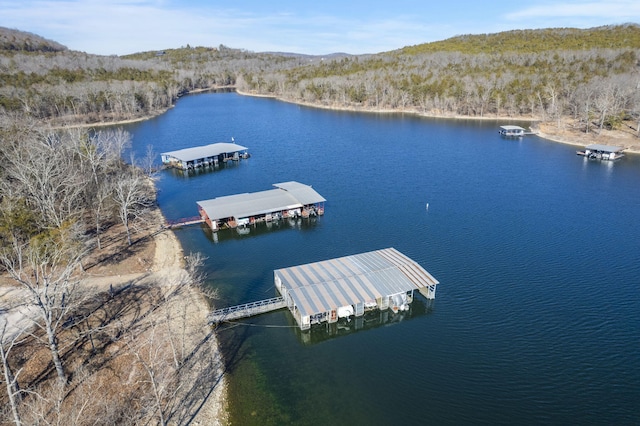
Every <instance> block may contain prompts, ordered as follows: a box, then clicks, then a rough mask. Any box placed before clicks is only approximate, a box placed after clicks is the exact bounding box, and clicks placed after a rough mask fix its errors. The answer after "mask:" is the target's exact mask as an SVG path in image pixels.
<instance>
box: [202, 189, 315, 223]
mask: <svg viewBox="0 0 640 426" xmlns="http://www.w3.org/2000/svg"><path fill="white" fill-rule="evenodd" d="M273 186H274V187H275V189H270V190H267V191H260V192H253V193H244V194H236V195H228V196H223V197H218V198H213V199H211V200H203V201H198V202H197V204H198V210H199V211H200V216H201V217H202V219H203V220H204V221H205V222H206V223H207V224H208V225H209V226H210V227H211V229H213V230H218V229H220V228H221V227H225V226H226V227H229V228H235V227H237V226H246V225H251V224H254V223H256V222H262V221H272V220H278V219H280V218H283V217H297V216H300V217H308V216H313V215H322V214H324V202H325V201H326V200H325V199H324V198H323V197H322V196H321V195H320V194H318V193H317V192H316V191H315V190H314V189H313V188H312V187H311V186H309V185H305V184H302V183H299V182H294V181H291V182H283V183H276V184H274V185H273Z"/></svg>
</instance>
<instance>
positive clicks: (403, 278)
mask: <svg viewBox="0 0 640 426" xmlns="http://www.w3.org/2000/svg"><path fill="white" fill-rule="evenodd" d="M274 281H275V287H276V289H277V290H278V292H279V293H280V295H281V296H282V297H281V298H275V299H269V300H268V301H261V302H253V303H252V304H246V305H240V306H239V307H231V308H224V309H219V310H216V311H213V312H212V313H211V314H210V316H209V323H210V324H217V323H219V322H223V321H226V320H230V318H233V319H240V318H242V317H249V316H253V315H258V314H262V313H265V312H270V311H273V310H277V309H282V308H283V307H286V308H288V309H289V311H290V312H291V314H292V315H293V317H294V318H295V320H296V322H297V323H298V326H299V327H300V329H301V330H308V329H310V328H311V326H312V325H313V324H320V323H323V322H326V323H334V322H337V321H338V320H339V319H341V318H350V317H351V316H355V317H360V316H362V315H364V313H365V312H367V311H370V310H375V309H378V310H391V311H392V312H394V313H397V312H399V311H405V310H408V309H409V304H410V303H411V302H412V301H413V297H414V291H416V290H417V291H418V292H420V293H421V294H422V295H423V296H424V297H426V298H427V299H435V295H436V285H437V284H438V281H437V280H436V279H435V278H434V277H433V276H432V275H431V274H430V273H429V272H427V271H426V270H425V269H423V268H422V267H421V266H420V265H419V264H418V263H416V262H415V261H413V260H411V259H410V258H409V257H407V256H405V255H404V254H402V253H400V252H399V251H398V250H396V249H394V248H387V249H382V250H376V251H372V252H367V253H361V254H356V255H352V256H345V257H340V258H335V259H330V260H324V261H320V262H315V263H309V264H305V265H299V266H293V267H289V268H282V269H277V270H275V271H274ZM267 302H268V303H267ZM232 314H233V315H232ZM231 315H232V316H231Z"/></svg>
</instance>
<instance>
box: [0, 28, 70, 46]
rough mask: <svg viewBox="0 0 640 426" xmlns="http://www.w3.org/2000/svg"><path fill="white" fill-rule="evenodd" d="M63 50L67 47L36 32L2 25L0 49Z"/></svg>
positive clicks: (0, 29)
mask: <svg viewBox="0 0 640 426" xmlns="http://www.w3.org/2000/svg"><path fill="white" fill-rule="evenodd" d="M3 50H4V51H14V52H19V51H24V52H61V51H64V50H67V48H66V47H65V46H63V45H61V44H60V43H56V42H55V41H51V40H47V39H46V38H43V37H40V36H38V35H36V34H32V33H28V32H25V31H18V30H11V29H9V28H2V27H0V51H3Z"/></svg>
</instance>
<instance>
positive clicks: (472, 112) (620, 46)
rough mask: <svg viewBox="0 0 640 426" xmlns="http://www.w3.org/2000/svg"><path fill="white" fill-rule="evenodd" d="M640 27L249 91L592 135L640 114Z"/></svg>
mask: <svg viewBox="0 0 640 426" xmlns="http://www.w3.org/2000/svg"><path fill="white" fill-rule="evenodd" d="M639 60H640V26H638V25H631V24H630V25H623V26H612V27H601V28H593V29H589V30H577V29H546V30H527V31H510V32H505V33H499V34H488V35H467V36H459V37H455V38H452V39H449V40H444V41H440V42H435V43H429V44H423V45H418V46H411V47H405V48H403V49H400V50H397V51H392V52H386V53H380V54H377V55H372V56H368V57H353V58H344V59H341V60H338V61H330V62H325V63H322V64H320V65H310V66H305V67H298V68H294V69H290V70H286V71H285V72H277V73H262V74H260V75H258V76H255V75H251V74H245V75H244V77H245V78H244V79H239V81H238V87H239V88H240V89H242V90H247V91H256V92H260V93H263V94H264V93H272V94H274V95H276V96H279V97H283V98H286V99H289V100H292V101H298V102H310V103H316V104H323V105H327V106H338V107H353V108H367V109H380V110H386V109H391V110H414V111H418V112H421V113H425V114H432V115H445V116H459V115H462V116H471V117H497V116H500V117H523V118H535V119H539V120H542V121H547V120H557V121H559V120H560V119H561V118H562V117H571V118H573V119H575V120H576V121H577V122H578V123H580V126H582V128H583V130H584V131H589V128H590V127H591V126H592V125H595V126H598V127H600V128H603V127H608V128H612V127H615V126H617V125H619V124H620V122H621V121H622V120H623V119H629V118H631V119H633V120H635V121H637V119H638V115H639V114H640V90H638V87H639V85H640V73H639V71H640V70H639Z"/></svg>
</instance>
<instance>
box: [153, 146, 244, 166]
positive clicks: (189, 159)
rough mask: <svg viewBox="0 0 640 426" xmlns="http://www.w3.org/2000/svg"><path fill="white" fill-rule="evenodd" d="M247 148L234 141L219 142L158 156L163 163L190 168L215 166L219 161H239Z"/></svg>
mask: <svg viewBox="0 0 640 426" xmlns="http://www.w3.org/2000/svg"><path fill="white" fill-rule="evenodd" d="M248 149H249V148H247V147H244V146H242V145H237V144H235V143H228V142H219V143H213V144H210V145H203V146H196V147H192V148H184V149H179V150H177V151H170V152H163V153H162V154H160V157H161V158H162V164H164V165H167V166H172V167H177V168H179V169H182V170H190V169H195V168H198V167H205V166H216V165H218V164H219V162H220V161H222V162H227V161H239V160H240V159H241V158H248V157H249V153H248V152H247V150H248Z"/></svg>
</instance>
